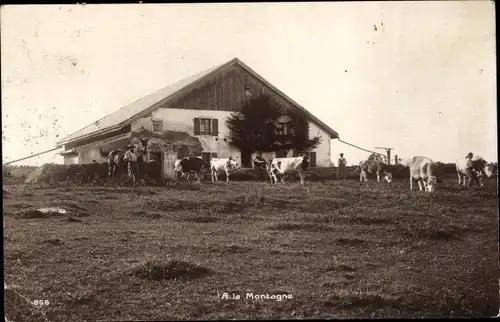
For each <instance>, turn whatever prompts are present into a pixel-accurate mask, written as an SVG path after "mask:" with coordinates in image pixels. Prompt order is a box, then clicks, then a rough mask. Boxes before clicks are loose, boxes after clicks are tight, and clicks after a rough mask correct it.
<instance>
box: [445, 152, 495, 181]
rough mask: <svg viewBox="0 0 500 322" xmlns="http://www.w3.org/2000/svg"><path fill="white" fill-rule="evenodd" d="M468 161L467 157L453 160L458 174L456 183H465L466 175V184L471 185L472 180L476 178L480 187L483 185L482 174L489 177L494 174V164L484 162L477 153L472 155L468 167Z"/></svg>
mask: <svg viewBox="0 0 500 322" xmlns="http://www.w3.org/2000/svg"><path fill="white" fill-rule="evenodd" d="M468 161H469V160H468V159H467V158H460V159H458V160H457V161H456V162H455V166H456V169H457V175H458V184H463V185H464V186H465V185H466V184H465V178H466V177H467V179H468V182H467V184H468V185H469V186H471V185H472V183H473V180H475V179H476V178H477V180H478V184H479V185H480V186H481V187H482V186H484V184H483V178H484V176H486V177H488V178H489V177H491V176H493V175H495V173H496V166H495V165H494V164H492V163H488V162H486V161H485V160H484V159H483V158H482V157H481V156H479V155H476V156H474V157H472V159H471V163H472V164H471V167H470V168H469V166H468V164H467V163H468Z"/></svg>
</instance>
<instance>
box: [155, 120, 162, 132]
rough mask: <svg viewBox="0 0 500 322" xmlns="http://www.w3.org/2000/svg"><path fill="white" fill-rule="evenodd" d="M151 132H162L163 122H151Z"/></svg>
mask: <svg viewBox="0 0 500 322" xmlns="http://www.w3.org/2000/svg"><path fill="white" fill-rule="evenodd" d="M153 132H163V121H153Z"/></svg>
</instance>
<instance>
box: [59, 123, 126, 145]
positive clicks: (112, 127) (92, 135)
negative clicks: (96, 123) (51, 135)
mask: <svg viewBox="0 0 500 322" xmlns="http://www.w3.org/2000/svg"><path fill="white" fill-rule="evenodd" d="M126 125H128V122H122V123H119V124H117V125H113V126H109V127H107V128H104V129H100V130H99V131H96V132H92V133H89V134H86V135H82V136H77V137H75V138H71V139H64V140H61V141H58V142H56V144H57V146H58V147H62V146H63V145H66V144H69V143H72V142H75V141H80V140H85V139H89V138H91V137H94V136H97V135H101V134H105V133H108V132H111V131H114V130H117V129H120V128H122V127H124V126H126Z"/></svg>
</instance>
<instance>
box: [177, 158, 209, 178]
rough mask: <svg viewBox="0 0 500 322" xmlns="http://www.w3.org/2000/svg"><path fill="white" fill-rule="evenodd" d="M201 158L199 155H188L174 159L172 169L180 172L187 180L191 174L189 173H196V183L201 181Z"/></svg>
mask: <svg viewBox="0 0 500 322" xmlns="http://www.w3.org/2000/svg"><path fill="white" fill-rule="evenodd" d="M203 163H204V162H203V159H202V158H201V157H195V156H189V157H185V158H182V159H180V160H176V161H175V164H174V171H175V172H177V173H180V174H181V178H186V179H187V180H188V179H189V177H190V176H191V173H192V172H194V173H195V174H196V179H197V181H198V183H201V172H202V170H203Z"/></svg>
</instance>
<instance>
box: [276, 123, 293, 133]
mask: <svg viewBox="0 0 500 322" xmlns="http://www.w3.org/2000/svg"><path fill="white" fill-rule="evenodd" d="M289 127H290V126H289V124H288V123H283V122H280V123H278V124H276V132H277V133H278V135H287V134H290V131H289Z"/></svg>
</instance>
